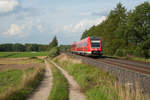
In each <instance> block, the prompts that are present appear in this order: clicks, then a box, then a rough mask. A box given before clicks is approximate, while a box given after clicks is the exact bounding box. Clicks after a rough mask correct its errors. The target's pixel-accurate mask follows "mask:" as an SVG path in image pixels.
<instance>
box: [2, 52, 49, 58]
mask: <svg viewBox="0 0 150 100" xmlns="http://www.w3.org/2000/svg"><path fill="white" fill-rule="evenodd" d="M47 55H48V52H0V58H20V57H36V56H47Z"/></svg>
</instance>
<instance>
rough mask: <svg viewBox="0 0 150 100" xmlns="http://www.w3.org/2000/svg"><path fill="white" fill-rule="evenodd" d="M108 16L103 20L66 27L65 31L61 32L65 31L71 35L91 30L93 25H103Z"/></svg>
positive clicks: (83, 21)
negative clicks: (71, 33)
mask: <svg viewBox="0 0 150 100" xmlns="http://www.w3.org/2000/svg"><path fill="white" fill-rule="evenodd" d="M106 18H107V17H106V16H102V17H101V18H97V19H94V20H87V19H85V20H81V21H80V22H78V23H77V24H70V25H65V26H64V27H63V29H61V30H60V31H63V32H65V33H70V32H81V31H84V30H85V29H88V28H90V27H91V26H93V25H98V24H100V23H102V22H103V21H104V20H106Z"/></svg>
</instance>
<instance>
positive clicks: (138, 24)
mask: <svg viewBox="0 0 150 100" xmlns="http://www.w3.org/2000/svg"><path fill="white" fill-rule="evenodd" d="M88 36H100V37H102V39H103V51H104V55H111V56H136V57H143V58H150V3H149V2H144V3H142V4H140V5H138V6H136V7H135V8H134V9H133V10H130V11H127V9H126V8H125V7H124V6H123V5H122V4H121V3H118V4H117V6H116V7H115V8H114V9H113V10H111V11H110V13H109V15H108V16H107V19H106V20H105V21H103V22H102V23H101V24H99V25H97V26H92V27H91V28H90V29H88V30H85V31H84V32H83V35H82V37H81V39H83V38H86V37H88Z"/></svg>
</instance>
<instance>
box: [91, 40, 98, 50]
mask: <svg viewBox="0 0 150 100" xmlns="http://www.w3.org/2000/svg"><path fill="white" fill-rule="evenodd" d="M91 47H92V48H100V39H91Z"/></svg>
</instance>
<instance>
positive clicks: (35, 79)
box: [0, 67, 44, 100]
mask: <svg viewBox="0 0 150 100" xmlns="http://www.w3.org/2000/svg"><path fill="white" fill-rule="evenodd" d="M43 75H44V68H43V67H35V68H27V69H24V70H21V69H20V70H19V69H13V70H5V71H1V72H0V100H25V99H26V98H27V96H28V95H29V94H30V93H31V92H32V91H33V90H34V89H35V88H36V87H37V86H38V85H39V83H40V81H41V80H42V78H43Z"/></svg>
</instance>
